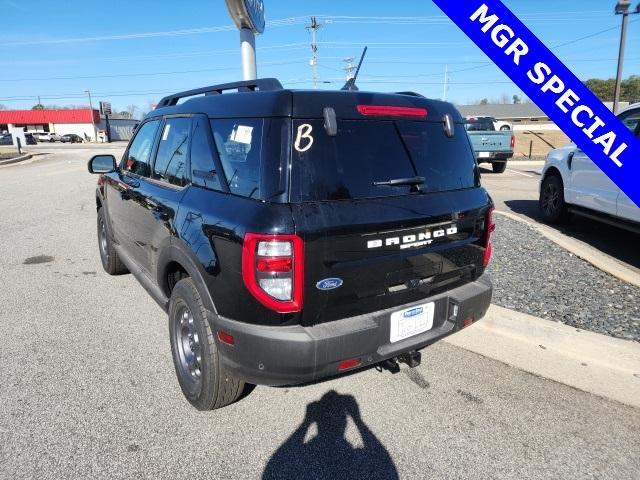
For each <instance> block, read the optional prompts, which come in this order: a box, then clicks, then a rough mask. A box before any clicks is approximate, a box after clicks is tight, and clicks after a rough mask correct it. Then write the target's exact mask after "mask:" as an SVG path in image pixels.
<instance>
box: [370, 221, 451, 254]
mask: <svg viewBox="0 0 640 480" xmlns="http://www.w3.org/2000/svg"><path fill="white" fill-rule="evenodd" d="M456 233H458V227H457V226H456V225H450V226H448V227H441V228H438V229H426V230H423V231H421V232H418V233H412V234H409V235H402V236H393V237H387V238H377V239H375V240H368V241H367V248H380V247H383V246H384V247H390V246H392V245H398V248H400V250H405V249H407V248H418V247H424V246H425V245H430V244H431V243H432V242H433V241H434V240H435V239H436V238H442V237H446V236H448V235H454V234H456Z"/></svg>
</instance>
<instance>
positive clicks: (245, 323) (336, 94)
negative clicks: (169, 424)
mask: <svg viewBox="0 0 640 480" xmlns="http://www.w3.org/2000/svg"><path fill="white" fill-rule="evenodd" d="M89 171H90V172H91V173H98V174H101V175H100V177H99V180H98V187H97V189H96V203H97V212H98V240H99V250H100V257H101V259H102V264H103V266H104V269H105V270H106V271H107V272H108V273H110V274H123V273H127V272H131V273H132V274H133V275H134V276H135V277H136V278H137V279H138V281H139V282H140V283H141V284H142V286H143V287H144V288H145V289H146V290H147V291H148V292H149V294H150V295H151V296H152V297H153V298H154V299H155V300H156V302H157V303H158V304H159V305H160V306H161V307H162V308H163V309H164V310H165V311H167V313H168V315H169V332H170V339H171V349H172V352H173V361H174V364H175V369H176V373H177V376H178V380H179V382H180V386H181V388H182V391H183V392H184V394H185V396H186V397H187V399H188V400H189V401H190V402H191V403H192V404H193V405H194V406H195V407H196V408H198V409H202V410H206V409H212V408H219V407H222V406H225V405H228V404H229V403H231V402H233V401H234V400H236V399H237V398H238V397H239V396H240V395H241V393H242V391H243V388H244V386H245V382H246V383H249V384H263V385H293V384H301V383H308V382H313V381H317V380H319V379H322V378H325V377H329V376H332V375H338V374H340V373H342V372H346V371H350V370H354V369H358V368H364V367H370V366H380V365H385V366H387V367H389V368H390V367H394V366H395V367H396V368H397V362H398V361H402V362H405V363H407V364H409V365H410V366H416V365H417V364H419V362H420V353H419V350H420V349H422V348H424V347H426V346H427V345H429V344H431V343H433V342H435V341H437V340H439V339H441V338H444V337H445V336H447V335H449V334H451V333H454V332H456V331H457V330H459V329H461V328H463V327H465V326H467V325H469V324H471V323H472V322H474V321H476V320H478V319H480V318H481V317H482V316H483V315H484V314H485V313H486V311H487V308H488V307H489V303H490V301H491V293H492V286H491V282H490V280H489V278H488V276H487V275H485V274H484V272H485V267H486V266H487V263H488V262H489V258H490V256H491V244H490V237H491V232H492V231H493V229H494V224H493V222H492V217H491V212H492V210H493V203H492V201H491V199H490V197H489V196H488V194H487V192H486V191H485V190H484V189H483V188H482V187H481V186H480V175H479V170H478V166H477V164H476V161H475V159H474V154H473V150H472V148H471V145H470V142H469V138H468V136H467V134H466V131H465V128H464V122H463V119H462V118H461V116H460V114H459V113H458V111H457V110H456V109H455V108H454V107H453V106H452V105H451V104H449V103H444V102H440V101H434V100H428V99H426V98H424V97H422V96H421V95H418V94H414V93H410V92H406V93H400V94H383V93H370V92H361V91H297V90H288V89H283V88H282V86H281V85H280V83H279V82H278V81H277V80H275V79H262V80H256V81H252V82H237V83H233V84H226V85H216V86H212V87H207V88H201V89H197V90H191V91H188V92H183V93H179V94H175V95H171V96H169V97H166V98H164V99H163V100H162V101H161V102H160V103H159V105H158V107H157V109H156V110H154V111H152V112H151V113H149V114H148V115H147V116H146V118H145V119H144V120H143V121H142V122H141V124H140V125H139V126H138V127H137V129H136V131H135V135H134V137H133V139H132V140H131V142H130V144H129V146H128V147H127V150H126V152H125V154H124V157H123V159H122V161H121V162H120V164H119V165H117V164H116V160H115V158H114V157H113V156H111V155H98V156H95V157H94V158H92V159H91V160H90V162H89Z"/></svg>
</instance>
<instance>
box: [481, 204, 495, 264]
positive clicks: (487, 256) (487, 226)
mask: <svg viewBox="0 0 640 480" xmlns="http://www.w3.org/2000/svg"><path fill="white" fill-rule="evenodd" d="M493 210H494V208H493V207H491V208H489V210H487V216H486V217H485V220H484V235H485V241H484V256H483V258H482V266H483V267H486V266H487V265H489V260H491V253H492V252H491V235H492V234H493V232H494V231H495V229H496V224H495V223H493Z"/></svg>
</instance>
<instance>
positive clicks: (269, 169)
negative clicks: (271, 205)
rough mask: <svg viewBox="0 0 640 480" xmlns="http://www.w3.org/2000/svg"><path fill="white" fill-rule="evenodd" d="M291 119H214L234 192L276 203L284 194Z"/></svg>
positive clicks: (217, 141)
mask: <svg viewBox="0 0 640 480" xmlns="http://www.w3.org/2000/svg"><path fill="white" fill-rule="evenodd" d="M289 125H290V123H288V120H286V119H280V118H234V119H219V120H215V119H214V120H211V129H212V132H213V140H214V143H215V145H216V149H217V151H218V155H219V157H220V162H221V163H222V168H223V170H224V174H225V176H226V179H227V182H228V184H229V189H230V191H231V193H233V194H236V195H240V196H243V197H247V198H254V199H259V200H267V201H268V200H273V199H274V198H275V197H277V196H278V195H280V194H281V193H283V192H284V191H285V188H286V185H285V178H286V172H285V165H286V161H287V155H288V153H287V149H286V148H283V146H284V145H287V143H288V139H289V133H288V132H289Z"/></svg>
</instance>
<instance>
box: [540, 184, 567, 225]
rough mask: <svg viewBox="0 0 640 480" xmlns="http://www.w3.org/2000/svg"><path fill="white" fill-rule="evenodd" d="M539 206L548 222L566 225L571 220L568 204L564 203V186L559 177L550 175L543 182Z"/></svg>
mask: <svg viewBox="0 0 640 480" xmlns="http://www.w3.org/2000/svg"><path fill="white" fill-rule="evenodd" d="M538 205H539V207H540V213H541V215H542V218H543V219H544V221H546V222H549V223H566V222H567V221H568V220H569V212H568V211H567V204H566V203H565V201H564V185H563V183H562V179H561V178H560V177H559V176H558V175H553V174H552V175H548V176H547V177H546V178H545V179H544V180H543V182H542V187H541V188H540V199H539V201H538Z"/></svg>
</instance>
